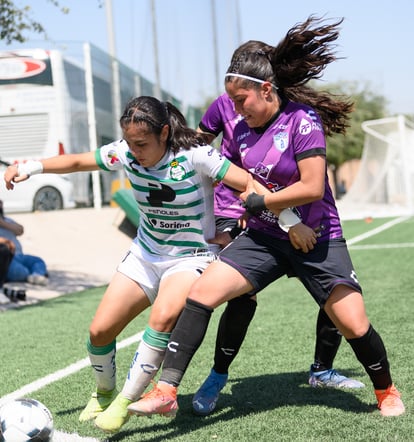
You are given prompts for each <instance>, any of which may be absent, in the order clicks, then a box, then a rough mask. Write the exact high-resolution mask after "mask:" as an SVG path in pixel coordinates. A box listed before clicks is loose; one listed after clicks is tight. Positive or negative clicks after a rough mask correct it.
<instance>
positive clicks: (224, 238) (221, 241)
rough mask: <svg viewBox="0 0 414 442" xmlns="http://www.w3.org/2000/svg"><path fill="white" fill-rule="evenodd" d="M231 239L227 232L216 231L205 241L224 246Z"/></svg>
mask: <svg viewBox="0 0 414 442" xmlns="http://www.w3.org/2000/svg"><path fill="white" fill-rule="evenodd" d="M232 241H233V239H232V237H231V236H230V234H229V232H216V236H215V237H214V238H211V239H209V240H208V241H207V242H208V243H210V244H218V245H219V246H220V247H221V248H224V247H226V246H227V245H228V244H230V243H231V242H232Z"/></svg>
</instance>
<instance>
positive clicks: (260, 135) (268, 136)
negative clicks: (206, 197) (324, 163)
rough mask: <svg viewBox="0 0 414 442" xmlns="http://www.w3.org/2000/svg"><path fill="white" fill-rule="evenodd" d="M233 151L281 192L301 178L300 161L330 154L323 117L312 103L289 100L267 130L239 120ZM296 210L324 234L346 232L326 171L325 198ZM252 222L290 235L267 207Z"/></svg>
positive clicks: (266, 230) (280, 234) (262, 228)
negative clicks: (250, 125)
mask: <svg viewBox="0 0 414 442" xmlns="http://www.w3.org/2000/svg"><path fill="white" fill-rule="evenodd" d="M230 153H231V155H230V156H229V158H230V159H231V160H234V158H236V157H238V158H239V162H240V161H241V162H242V165H243V168H244V169H246V170H247V171H248V172H250V173H251V174H252V175H253V176H254V177H255V178H256V179H257V180H258V181H260V182H262V183H263V184H264V185H265V186H266V187H267V188H269V189H271V190H272V191H275V192H277V191H278V190H281V189H283V188H285V187H287V186H289V185H291V184H293V183H295V182H296V181H299V169H298V166H297V161H299V160H301V159H303V158H307V157H310V156H314V155H326V144H325V135H324V132H323V127H322V123H321V121H320V118H319V116H318V115H317V113H316V112H315V111H314V110H313V109H312V108H310V107H309V106H306V105H303V104H298V103H294V102H287V104H286V105H285V106H284V108H282V110H281V113H280V115H279V116H278V117H277V118H276V120H275V121H273V122H272V123H271V124H270V125H269V126H268V127H267V128H266V129H265V131H264V132H263V131H256V130H254V129H251V128H249V126H248V125H247V124H246V123H245V122H244V121H243V120H242V121H240V122H239V123H238V124H237V126H236V127H235V129H234V135H233V142H232V144H231V146H230ZM297 211H298V212H299V213H298V214H299V215H300V217H301V218H302V221H303V222H304V223H305V224H306V225H307V226H309V227H311V228H313V229H318V230H319V231H320V235H321V236H320V240H327V239H329V238H339V237H342V228H341V224H340V220H339V216H338V211H337V209H336V206H335V200H334V198H333V195H332V191H331V188H330V186H329V182H328V175H327V174H326V177H325V194H324V196H323V198H322V199H321V200H319V201H314V202H312V203H309V204H305V205H303V206H300V207H298V208H297ZM248 226H249V227H250V228H252V229H256V230H260V231H262V232H264V233H267V234H269V235H272V236H275V237H277V238H282V239H287V238H288V237H287V233H285V232H283V231H282V230H281V229H280V227H279V225H278V223H277V217H276V216H275V215H274V214H273V213H272V212H270V211H269V210H265V211H263V212H261V213H260V214H258V215H256V216H254V217H251V218H250V220H249V223H248Z"/></svg>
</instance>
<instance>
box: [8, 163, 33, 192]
mask: <svg viewBox="0 0 414 442" xmlns="http://www.w3.org/2000/svg"><path fill="white" fill-rule="evenodd" d="M28 178H29V175H22V176H19V170H18V168H17V164H13V165H11V166H9V167H7V169H6V171H5V172H4V181H5V183H6V189H8V190H12V189H14V183H20V182H21V181H25V180H27V179H28Z"/></svg>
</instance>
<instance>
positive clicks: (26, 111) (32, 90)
mask: <svg viewBox="0 0 414 442" xmlns="http://www.w3.org/2000/svg"><path fill="white" fill-rule="evenodd" d="M91 72H92V70H91ZM91 78H93V80H91V82H90V84H93V86H89V91H90V90H91V89H92V90H93V93H92V95H91V94H90V92H88V87H87V83H88V81H87V76H86V75H85V68H84V66H83V65H82V64H81V63H79V62H77V61H75V60H72V59H69V58H67V57H65V56H64V55H63V53H62V52H61V51H58V50H44V49H18V50H13V51H0V160H2V161H6V162H10V163H13V162H14V161H16V160H28V159H38V158H45V157H50V156H54V155H59V154H63V153H76V152H85V151H89V150H90V149H91V148H92V149H94V148H96V147H99V146H101V145H103V144H106V143H108V142H110V141H112V140H113V139H114V138H115V130H114V126H115V120H114V118H113V114H112V101H111V97H112V96H111V84H110V81H108V80H107V79H104V78H103V77H102V76H101V77H100V76H99V75H97V74H96V73H95V72H94V73H93V74H91ZM91 97H92V98H91ZM88 100H89V103H91V100H92V103H93V104H92V106H93V107H92V109H93V111H94V119H95V121H94V122H93V124H94V126H95V127H96V138H95V140H94V141H95V143H96V145H95V146H93V143H92V144H91V133H90V130H89V124H88V121H89V120H90V115H91V114H90V112H91V107H90V105H89V106H88ZM88 111H89V113H88ZM88 115H89V120H88ZM97 173H98V174H99V178H100V179H99V182H100V194H101V195H100V199H101V201H102V202H103V203H109V201H110V198H111V180H112V178H113V175H112V174H110V173H107V172H106V173H105V172H103V173H101V172H97ZM69 178H70V180H71V181H72V182H73V184H74V200H75V202H76V203H77V205H80V206H82V205H91V204H92V203H93V202H94V200H93V198H94V197H93V180H92V174H87V173H78V174H70V176H69Z"/></svg>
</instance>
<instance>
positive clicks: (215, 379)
mask: <svg viewBox="0 0 414 442" xmlns="http://www.w3.org/2000/svg"><path fill="white" fill-rule="evenodd" d="M251 46H252V44H250V47H249V49H250V50H252V48H251ZM262 48H263V43H261V42H257V47H256V48H253V49H256V50H261V49H262ZM241 120H242V116H241V115H240V114H238V113H237V112H236V110H235V108H234V103H233V101H232V100H231V99H230V97H229V96H228V95H227V93H224V94H222V95H220V96H219V97H218V98H216V99H215V100H214V101H213V102H212V103H211V105H210V106H209V107H208V109H207V111H206V112H205V114H204V115H203V117H202V119H201V121H200V123H199V127H198V129H197V130H198V131H199V132H202V133H204V134H205V135H206V136H207V137H208V138H207V141H208V142H209V143H211V142H212V141H213V140H214V139H215V138H217V137H218V136H219V135H220V134H221V135H222V139H221V143H220V151H221V153H222V154H223V155H224V156H225V157H227V158H231V157H232V155H231V151H230V144H231V140H232V138H233V131H234V128H235V126H236V124H237V123H238V122H239V121H241ZM214 190H215V192H214V214H215V217H216V228H217V231H218V232H228V235H229V236H228V237H227V242H224V243H223V245H227V244H228V243H229V242H230V241H231V239H233V238H235V237H236V236H237V234H239V233H240V232H241V230H242V229H241V227H240V226H239V223H238V220H239V218H240V217H242V216H243V214H244V212H245V209H244V207H242V205H241V204H240V199H239V198H238V197H237V196H235V193H234V191H233V190H232V189H230V188H229V187H228V186H226V185H225V184H224V183H223V182H220V183H219V184H218V185H217V186H216V187H215V189H214ZM223 241H224V240H223ZM256 306H257V299H256V295H250V294H248V295H244V296H239V297H237V298H234V299H232V300H231V301H229V302H228V303H227V306H226V309H225V310H224V312H223V314H222V315H221V318H220V323H219V327H218V330H217V337H216V346H215V353H214V365H213V368H212V369H211V371H210V374H209V376H208V377H207V379H206V380H205V381H204V382H203V384H202V385H201V387H200V388H199V389H198V390H197V392H196V393H195V395H194V397H193V401H192V402H193V409H194V412H195V413H196V414H200V415H203V416H205V415H207V414H210V413H212V412H213V411H214V409H215V408H216V404H217V400H218V397H219V394H220V391H221V390H222V389H223V388H224V386H225V385H226V383H227V379H228V370H229V367H230V364H231V363H232V362H233V360H234V358H235V357H236V356H237V354H238V352H239V350H240V347H241V345H242V343H243V340H244V338H245V336H246V333H247V329H248V327H249V324H250V322H251V320H252V319H253V316H254V314H255V311H256ZM341 338H342V336H341V334H340V333H339V332H338V329H337V328H336V327H335V325H334V324H333V323H332V321H331V320H330V319H329V317H328V315H327V314H326V313H325V310H323V309H319V313H318V318H317V322H316V344H315V353H314V362H313V364H312V365H311V367H310V374H309V384H310V385H311V386H312V387H332V388H361V387H364V384H363V383H362V382H359V381H357V380H355V379H350V378H347V377H346V376H343V375H341V374H339V373H338V372H337V371H336V370H335V369H334V368H332V367H333V360H334V358H335V356H336V353H337V351H338V348H339V345H340V343H341Z"/></svg>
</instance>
